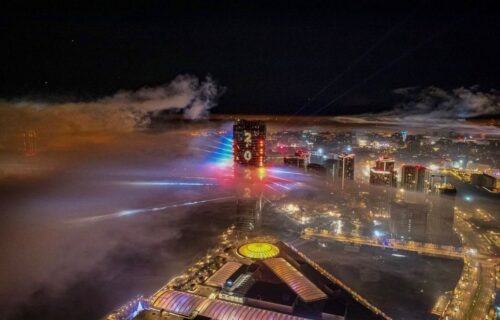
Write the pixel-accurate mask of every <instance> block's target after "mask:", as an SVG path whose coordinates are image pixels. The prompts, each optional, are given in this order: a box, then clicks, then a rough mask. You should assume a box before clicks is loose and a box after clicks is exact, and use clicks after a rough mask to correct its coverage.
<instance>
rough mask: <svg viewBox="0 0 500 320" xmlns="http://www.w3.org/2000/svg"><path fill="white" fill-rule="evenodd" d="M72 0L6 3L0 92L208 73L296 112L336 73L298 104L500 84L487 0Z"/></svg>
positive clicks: (240, 95)
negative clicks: (104, 0)
mask: <svg viewBox="0 0 500 320" xmlns="http://www.w3.org/2000/svg"><path fill="white" fill-rule="evenodd" d="M78 2H80V1H68V2H66V3H65V4H64V6H60V7H56V6H52V5H51V6H49V5H41V4H38V5H28V4H26V5H17V6H16V7H7V8H1V9H2V10H0V11H1V13H0V20H1V21H0V34H1V43H2V46H1V50H0V58H1V60H0V61H1V66H0V70H1V72H0V81H1V83H2V85H1V86H0V97H2V98H7V99H12V98H18V97H36V98H53V97H55V96H57V97H60V96H63V97H71V98H76V99H92V98H96V97H101V96H104V95H108V94H112V93H113V92H115V91H117V90H119V89H136V88H139V87H142V86H155V85H159V84H162V83H167V82H169V81H170V80H172V79H173V78H174V77H175V76H176V75H178V74H183V73H190V74H194V75H197V76H199V77H204V76H205V75H206V74H211V75H212V76H213V78H214V79H216V80H217V81H218V82H219V83H220V84H221V85H222V86H225V87H226V88H227V90H226V93H225V94H224V95H223V96H222V97H221V99H220V104H219V106H218V107H217V108H216V109H214V110H213V111H214V112H217V113H292V114H293V113H295V112H296V111H297V110H298V109H299V108H300V107H301V106H303V105H304V104H305V103H306V102H307V101H308V98H309V99H310V98H312V97H314V96H315V95H316V94H317V93H318V92H319V91H320V90H321V89H322V88H323V87H324V86H325V85H326V84H327V83H328V82H329V81H332V80H333V79H335V78H336V77H337V76H339V75H342V76H341V77H340V78H339V79H338V80H337V81H336V82H335V83H334V84H333V85H332V86H330V87H329V88H327V89H326V90H324V92H323V93H322V94H321V95H319V96H318V97H317V98H315V99H314V100H312V101H311V102H310V103H309V104H307V106H306V108H303V110H301V111H300V113H302V114H312V113H315V111H317V110H318V109H319V108H321V107H322V106H324V105H325V104H326V103H328V102H330V101H332V100H334V103H332V104H331V106H330V107H329V108H326V109H324V110H323V111H322V113H323V114H344V113H358V112H367V111H379V110H381V109H384V108H390V107H391V106H392V105H393V104H394V103H395V97H394V95H393V94H392V93H391V91H392V90H393V89H395V88H399V87H406V86H424V87H425V86H429V85H435V86H439V87H443V88H445V89H452V88H456V87H460V86H466V87H468V86H472V85H475V84H478V85H479V86H480V88H481V89H482V90H484V91H487V90H489V89H491V88H497V89H498V88H500V83H499V82H500V77H498V74H499V71H500V62H499V60H500V41H499V37H498V32H499V30H500V14H499V12H500V11H499V10H498V6H494V7H492V6H491V4H492V3H494V2H493V1H492V2H490V3H486V2H481V3H480V4H477V2H475V1H468V3H469V4H466V3H461V2H459V1H450V2H444V1H397V2H392V1H345V3H344V2H333V1H303V2H297V3H294V2H293V1H287V2H274V3H273V4H272V5H269V4H265V3H267V1H266V2H259V3H258V4H257V2H246V3H245V4H241V3H237V2H236V1H218V2H211V1H199V2H187V1H158V2H148V1H135V3H134V4H129V3H127V2H126V1H120V2H118V4H116V5H110V4H106V5H102V6H99V7H98V6H91V5H85V6H83V5H79V4H76V3H78ZM437 2H439V3H437ZM349 66H351V67H350V68H349Z"/></svg>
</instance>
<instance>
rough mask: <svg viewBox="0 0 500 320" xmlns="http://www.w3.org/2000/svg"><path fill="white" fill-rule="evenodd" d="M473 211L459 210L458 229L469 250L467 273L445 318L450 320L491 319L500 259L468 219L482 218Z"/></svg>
mask: <svg viewBox="0 0 500 320" xmlns="http://www.w3.org/2000/svg"><path fill="white" fill-rule="evenodd" d="M478 215H480V213H476V211H473V210H468V211H465V210H461V209H458V208H457V209H456V210H455V221H454V228H455V231H456V232H457V233H458V235H459V236H460V238H461V240H462V244H463V246H464V248H466V257H465V260H464V272H462V277H461V278H460V280H459V282H458V284H457V287H456V288H455V290H454V291H453V296H452V299H451V301H450V303H449V304H448V306H447V308H446V309H445V311H444V313H443V315H442V318H443V319H446V320H462V319H471V320H485V319H486V320H488V319H495V318H493V317H492V316H491V313H490V311H491V306H492V303H493V301H494V297H495V291H496V283H495V267H496V265H497V264H498V263H499V258H498V257H497V256H496V255H495V253H494V251H493V249H492V246H491V243H490V242H489V240H488V239H487V238H486V237H485V236H484V235H483V233H481V232H480V229H479V228H478V227H476V226H475V225H474V224H472V223H471V222H470V221H469V220H468V218H473V217H478Z"/></svg>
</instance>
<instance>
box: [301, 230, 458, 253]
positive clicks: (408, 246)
mask: <svg viewBox="0 0 500 320" xmlns="http://www.w3.org/2000/svg"><path fill="white" fill-rule="evenodd" d="M303 237H304V238H306V239H311V238H316V239H327V240H331V241H337V242H343V243H348V244H351V245H359V246H371V247H379V248H384V249H386V248H389V249H393V250H395V251H410V252H415V253H418V254H422V255H428V256H434V257H444V258H451V259H463V258H464V256H465V253H464V251H463V250H462V248H457V247H453V246H439V245H436V244H433V243H422V242H415V241H405V242H403V241H399V240H397V239H385V240H384V241H381V240H380V239H379V238H367V237H360V236H352V235H344V234H336V233H331V232H329V231H328V230H321V231H317V230H315V229H311V228H307V229H305V230H304V233H303Z"/></svg>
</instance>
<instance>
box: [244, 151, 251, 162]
mask: <svg viewBox="0 0 500 320" xmlns="http://www.w3.org/2000/svg"><path fill="white" fill-rule="evenodd" d="M243 158H245V160H246V161H250V160H251V159H252V152H250V150H247V151H245V153H243Z"/></svg>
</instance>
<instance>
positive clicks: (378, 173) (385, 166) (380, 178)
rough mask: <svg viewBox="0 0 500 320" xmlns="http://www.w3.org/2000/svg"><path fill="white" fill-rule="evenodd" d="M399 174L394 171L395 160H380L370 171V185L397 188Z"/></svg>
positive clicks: (386, 158) (384, 158)
mask: <svg viewBox="0 0 500 320" xmlns="http://www.w3.org/2000/svg"><path fill="white" fill-rule="evenodd" d="M396 178H397V173H396V170H394V159H393V158H389V157H382V158H379V159H378V160H377V161H376V162H375V167H373V168H371V170H370V183H371V184H377V185H389V186H391V187H396V186H397V179H396Z"/></svg>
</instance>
